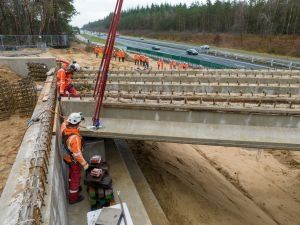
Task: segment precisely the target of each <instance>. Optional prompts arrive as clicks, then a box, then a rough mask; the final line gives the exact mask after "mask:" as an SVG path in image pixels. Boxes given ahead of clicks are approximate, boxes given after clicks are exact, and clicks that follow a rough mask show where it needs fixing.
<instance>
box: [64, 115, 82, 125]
mask: <svg viewBox="0 0 300 225" xmlns="http://www.w3.org/2000/svg"><path fill="white" fill-rule="evenodd" d="M82 120H83V115H82V113H71V114H70V116H69V117H68V120H67V121H68V122H69V123H70V124H73V125H77V124H79V123H80V122H81V121H82Z"/></svg>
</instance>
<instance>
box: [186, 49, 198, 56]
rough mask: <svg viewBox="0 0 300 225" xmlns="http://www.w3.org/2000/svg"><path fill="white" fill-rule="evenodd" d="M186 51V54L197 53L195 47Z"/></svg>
mask: <svg viewBox="0 0 300 225" xmlns="http://www.w3.org/2000/svg"><path fill="white" fill-rule="evenodd" d="M186 53H187V54H188V55H198V52H197V50H196V49H193V48H191V49H188V50H186Z"/></svg>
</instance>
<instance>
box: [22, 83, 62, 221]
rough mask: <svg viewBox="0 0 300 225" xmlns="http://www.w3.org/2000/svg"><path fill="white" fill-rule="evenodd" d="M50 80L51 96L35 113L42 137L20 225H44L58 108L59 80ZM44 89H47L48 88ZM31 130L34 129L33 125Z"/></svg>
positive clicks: (37, 142) (31, 168) (36, 148)
mask: <svg viewBox="0 0 300 225" xmlns="http://www.w3.org/2000/svg"><path fill="white" fill-rule="evenodd" d="M49 79H50V78H48V80H47V81H48V82H51V81H52V83H50V84H49V86H48V87H49V88H50V89H49V90H48V91H49V93H47V90H44V91H46V92H45V93H44V95H43V96H41V97H43V98H40V99H39V101H38V106H37V107H39V105H40V106H41V107H40V108H39V109H38V110H35V112H34V114H33V116H32V120H31V122H32V123H34V124H36V123H38V127H37V128H35V129H39V131H38V134H39V135H38V137H37V138H36V140H35V143H34V150H33V154H32V157H31V159H30V166H29V173H28V177H27V179H26V184H25V190H24V191H23V193H22V202H21V205H22V207H21V208H20V209H19V212H18V220H17V224H22V225H40V224H42V214H41V208H42V206H43V205H44V197H45V194H46V193H45V191H46V185H47V173H48V165H49V157H50V149H51V148H50V145H51V138H52V129H53V121H54V108H55V102H56V85H55V83H56V82H55V79H51V81H49ZM45 86H46V87H45V88H44V89H47V84H46V85H45ZM29 126H30V125H29Z"/></svg>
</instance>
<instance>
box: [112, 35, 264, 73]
mask: <svg viewBox="0 0 300 225" xmlns="http://www.w3.org/2000/svg"><path fill="white" fill-rule="evenodd" d="M116 41H117V42H118V43H121V44H123V45H125V46H129V47H136V48H143V49H149V50H152V47H153V46H155V45H157V46H159V47H160V50H159V51H160V52H164V53H168V54H172V55H177V56H185V57H190V58H194V59H200V60H203V61H207V62H213V63H216V64H219V65H224V66H228V67H232V68H238V69H268V68H269V67H267V66H263V65H258V64H254V63H248V62H242V61H238V60H233V59H226V58H222V57H217V56H211V55H207V54H199V55H197V56H191V55H187V53H186V50H187V49H189V48H192V47H193V46H189V45H182V44H175V43H169V42H163V41H154V40H149V39H147V40H146V39H145V40H140V39H139V38H134V37H123V36H122V37H118V38H117V39H116Z"/></svg>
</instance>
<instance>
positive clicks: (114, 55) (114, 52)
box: [113, 49, 117, 61]
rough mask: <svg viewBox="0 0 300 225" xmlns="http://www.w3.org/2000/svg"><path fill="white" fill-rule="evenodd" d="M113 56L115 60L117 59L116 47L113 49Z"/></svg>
mask: <svg viewBox="0 0 300 225" xmlns="http://www.w3.org/2000/svg"><path fill="white" fill-rule="evenodd" d="M113 57H114V59H115V61H117V50H116V49H114V51H113Z"/></svg>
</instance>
